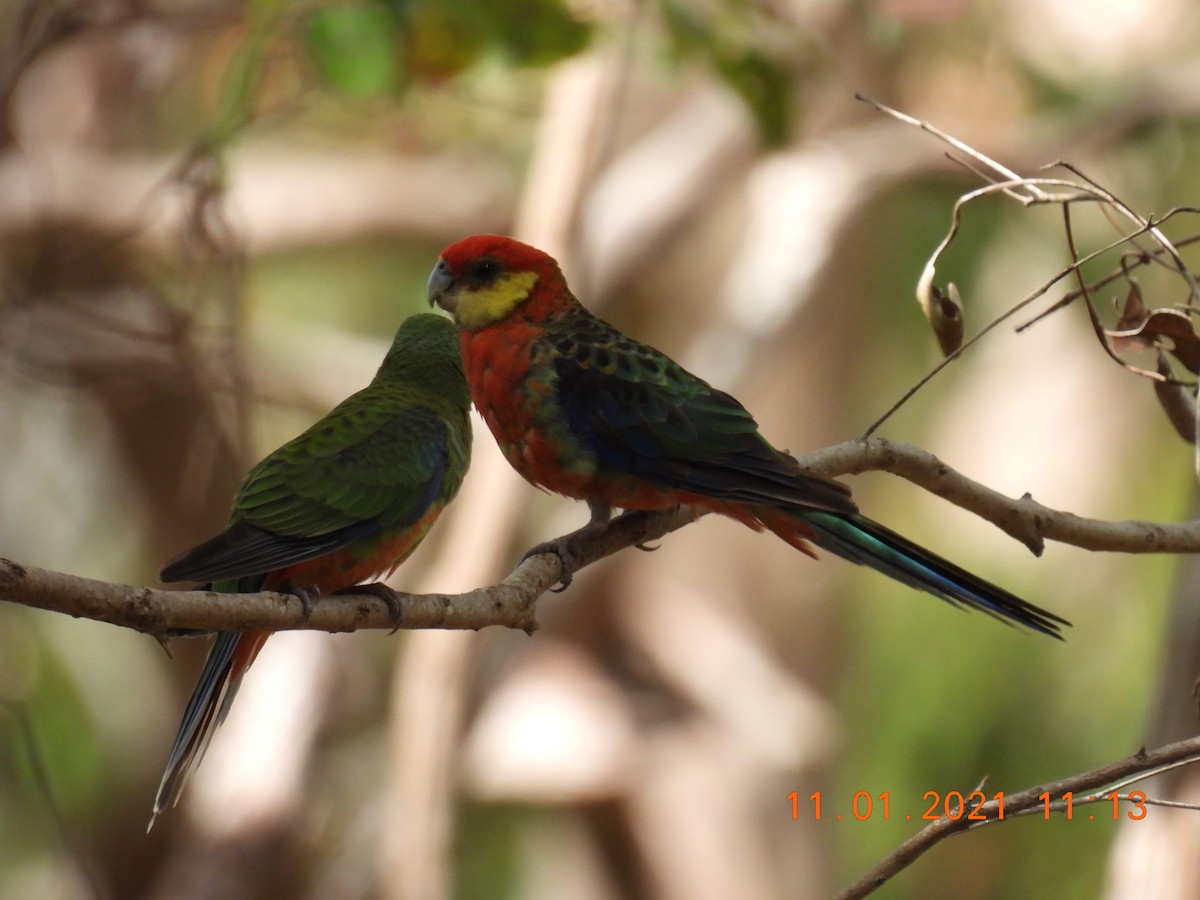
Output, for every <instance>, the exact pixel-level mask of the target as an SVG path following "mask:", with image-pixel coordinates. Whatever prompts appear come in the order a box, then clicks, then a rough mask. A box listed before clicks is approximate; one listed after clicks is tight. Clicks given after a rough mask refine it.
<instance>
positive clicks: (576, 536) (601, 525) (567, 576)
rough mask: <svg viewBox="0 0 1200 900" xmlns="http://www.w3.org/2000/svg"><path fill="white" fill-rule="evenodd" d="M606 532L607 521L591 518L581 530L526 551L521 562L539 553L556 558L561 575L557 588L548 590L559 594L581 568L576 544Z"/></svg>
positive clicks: (581, 559) (580, 557)
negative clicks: (549, 554)
mask: <svg viewBox="0 0 1200 900" xmlns="http://www.w3.org/2000/svg"><path fill="white" fill-rule="evenodd" d="M607 530H608V520H607V519H603V520H601V519H595V518H593V519H592V520H591V521H590V522H588V523H587V524H586V525H584V526H583V527H582V528H579V529H576V530H575V531H572V532H571V533H570V534H564V535H563V536H562V537H560V538H555V539H554V540H552V541H545V542H544V543H541V544H538V545H537V546H536V547H533V548H531V549H529V550H526V551H525V555H524V556H522V557H521V562H525V560H527V559H529V557H531V556H537V555H538V554H540V553H552V554H553V555H555V556H557V557H558V561H559V563H560V564H561V565H562V574H561V575H559V576H558V587H556V588H551V589H550V590H551V591H552V592H553V593H555V594H561V593H562V592H563V591H565V590H566V589H567V588H568V587H570V585H571V581H572V580H573V579H574V578H575V573H576V572H578V571H579V570H580V569H581V568H583V563H584V559H583V554H582V553H581V552H580V551H579V547H578V543H577V542H578V541H581V540H586V539H588V538H591V537H595V536H596V535H598V534H603V533H604V532H605V531H607Z"/></svg>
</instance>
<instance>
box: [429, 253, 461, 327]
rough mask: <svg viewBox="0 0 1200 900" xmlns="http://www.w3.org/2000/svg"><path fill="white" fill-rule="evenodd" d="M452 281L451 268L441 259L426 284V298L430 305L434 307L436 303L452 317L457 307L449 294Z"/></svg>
mask: <svg viewBox="0 0 1200 900" xmlns="http://www.w3.org/2000/svg"><path fill="white" fill-rule="evenodd" d="M452 281H453V278H452V276H451V275H450V267H449V266H448V265H446V261H445V260H444V259H439V260H438V261H437V265H436V266H434V267H433V271H432V272H430V273H429V281H428V282H426V284H425V296H426V297H427V298H428V300H429V305H430V306H433V305H434V304H435V303H436V304H437V305H438V306H440V307H441V308H442V309H444V310H446V312H448V313H450V315H454V308H455V306H457V304H456V303H455V302H454V298H453V296H452V295H451V294H450V293H449V288H450V284H451V282H452Z"/></svg>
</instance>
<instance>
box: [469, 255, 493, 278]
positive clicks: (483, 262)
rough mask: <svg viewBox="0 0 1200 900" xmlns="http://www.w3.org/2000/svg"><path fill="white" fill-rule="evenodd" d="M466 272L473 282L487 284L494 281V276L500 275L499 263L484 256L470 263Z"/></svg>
mask: <svg viewBox="0 0 1200 900" xmlns="http://www.w3.org/2000/svg"><path fill="white" fill-rule="evenodd" d="M467 271H468V272H469V274H470V275H471V277H472V278H473V279H474V280H475V281H479V282H482V283H484V284H487V283H489V282H492V281H495V280H496V276H497V275H499V274H500V263H499V262H497V261H496V260H494V259H492V258H491V257H490V256H485V257H482V258H481V259H477V260H475V261H474V262H473V263H471V265H470V266H469V268H468V269H467Z"/></svg>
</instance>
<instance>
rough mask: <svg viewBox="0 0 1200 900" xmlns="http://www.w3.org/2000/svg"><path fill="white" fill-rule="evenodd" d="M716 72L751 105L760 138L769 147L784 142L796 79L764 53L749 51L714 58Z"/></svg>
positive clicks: (788, 129)
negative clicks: (743, 53)
mask: <svg viewBox="0 0 1200 900" xmlns="http://www.w3.org/2000/svg"><path fill="white" fill-rule="evenodd" d="M714 65H715V67H716V70H717V72H718V73H719V74H720V76H721V77H722V78H723V79H724V80H725V82H726V83H727V84H728V85H729V86H730V87H731V88H733V89H734V91H736V92H737V94H738V96H740V97H741V98H742V100H743V101H745V103H746V105H747V106H748V107H750V112H751V113H752V114H753V115H754V124H755V125H757V126H758V136H759V139H760V140H761V141H762V142H763V143H764V144H766V145H767V146H768V147H780V146H782V145H783V144H785V143H787V139H788V133H789V132H790V131H791V127H792V120H793V106H794V100H795V79H794V78H793V77H792V73H791V72H789V71H787V69H785V68H784V67H783V66H781V65H779V64H778V63H776V62H774V61H772V60H771V59H769V58H768V57H766V56H765V55H763V54H761V53H757V52H755V51H753V50H752V51H749V52H748V53H746V54H745V55H744V56H741V57H738V58H735V59H719V58H718V59H716V60H715V61H714Z"/></svg>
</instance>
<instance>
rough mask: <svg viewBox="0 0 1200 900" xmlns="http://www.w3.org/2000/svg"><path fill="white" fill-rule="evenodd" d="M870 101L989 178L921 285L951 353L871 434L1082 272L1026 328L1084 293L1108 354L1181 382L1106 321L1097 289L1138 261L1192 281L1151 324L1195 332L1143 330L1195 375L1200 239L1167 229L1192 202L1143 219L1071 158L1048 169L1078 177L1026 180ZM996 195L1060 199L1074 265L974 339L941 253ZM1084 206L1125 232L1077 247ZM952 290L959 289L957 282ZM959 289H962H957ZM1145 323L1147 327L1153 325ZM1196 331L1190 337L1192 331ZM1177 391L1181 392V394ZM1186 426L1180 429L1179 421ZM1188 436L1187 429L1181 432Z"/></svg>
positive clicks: (1025, 201)
mask: <svg viewBox="0 0 1200 900" xmlns="http://www.w3.org/2000/svg"><path fill="white" fill-rule="evenodd" d="M859 99H860V100H864V101H866V102H867V103H870V104H871V105H872V106H874V107H875V108H876V109H877V110H879V111H880V112H883V113H884V114H886V115H888V116H891V117H892V118H895V119H897V120H899V121H901V122H904V123H905V124H907V125H911V126H913V127H916V128H920V129H921V130H922V131H925V132H926V133H928V134H931V135H933V136H934V137H936V138H937V139H938V140H940V141H942V142H943V143H945V144H948V145H949V146H950V147H951V148H952V149H953V151H954V152H955V153H956V154H961V157H960V156H952V157H951V158H952V159H954V160H955V161H956V162H959V163H960V164H962V165H963V166H964V167H965V168H967V169H969V170H970V171H972V172H974V173H975V174H976V175H978V176H979V177H980V178H981V179H982V180H984V181H986V182H988V183H987V184H985V185H983V186H982V187H979V188H976V189H974V190H972V191H969V192H967V193H965V194H963V195H962V196H961V197H959V198H958V200H957V201H956V202H955V204H954V209H953V211H952V213H951V221H950V227H949V229H948V231H947V233H946V235H945V237H943V238H942V240H941V242H940V243H939V244H938V246H937V248H936V249H935V250H934V251H933V253H932V254H931V256H930V258H929V260H928V261H927V262H926V264H925V267H924V270H923V271H922V273H921V277H920V279H919V280H918V283H917V289H916V294H917V300H918V302H919V303H920V305H921V309H922V311H923V312H924V313H925V316H926V318H927V319H928V320H929V322H930V326H931V328H932V329H933V331H934V333H935V335H936V337H937V339H938V342H939V345H940V346H941V348H942V352H943V354H944V356H945V358H944V359H943V360H942V361H941V362H940V363H939V364H938V365H937V366H935V367H934V368H933V369H932V370H931V371H930V372H929V373H928V374H926V375H925V376H924V377H923V378H921V379H920V380H919V381H918V382H917V383H916V384H915V385H913V386H912V387H911V388H910V389H909V390H908V391H906V392H905V393H904V394H903V395H902V396H901V397H900V399H899V400H897V401H896V403H894V404H893V405H892V406H891V407H890V408H889V409H888V410H887V411H886V412H885V413H884V414H883V415H882V416H881V417H880V418H879V419H877V420H876V421H875V422H874V423H872V424H871V426H870V427H869V428H868V429H867V430H866V432H865V433H864V437H870V436H871V435H872V434H874V433H875V431H876V430H878V428H879V427H880V426H881V425H882V424H883V423H884V422H885V421H886V420H887V419H888V418H889V417H891V415H892V414H893V413H894V412H895V411H896V410H897V409H899V408H900V407H901V406H903V405H904V404H905V403H906V402H907V401H908V400H909V398H910V397H912V396H913V395H914V394H915V393H916V392H917V391H918V390H920V389H921V388H922V387H924V385H925V384H926V383H927V382H929V381H930V380H931V379H932V378H933V377H934V376H935V375H937V374H938V373H939V372H940V371H941V370H942V369H944V368H945V367H946V366H947V365H949V363H950V362H952V361H953V360H955V359H957V358H958V357H959V356H960V355H961V354H962V353H963V352H964V351H965V350H966V349H968V348H969V347H971V346H973V345H974V344H975V342H977V341H978V340H979V339H980V338H982V337H983V336H984V335H985V334H987V333H988V332H989V331H991V330H992V329H993V328H995V327H997V326H998V325H1000V324H1001V323H1002V322H1005V321H1007V320H1008V319H1010V318H1011V317H1012V316H1013V315H1014V314H1015V313H1017V312H1018V311H1020V310H1022V309H1024V308H1026V307H1027V306H1028V305H1029V304H1031V303H1033V302H1034V301H1036V300H1038V299H1040V298H1041V297H1043V296H1045V295H1046V294H1047V292H1048V291H1049V290H1050V289H1051V288H1052V287H1054V286H1055V285H1056V284H1058V283H1059V282H1060V281H1062V280H1063V279H1064V278H1067V277H1072V276H1073V277H1074V278H1075V279H1076V280H1077V282H1078V285H1079V286H1078V288H1077V289H1075V290H1073V291H1071V292H1070V293H1068V294H1066V295H1065V296H1064V297H1063V298H1062V299H1060V300H1058V301H1056V302H1054V303H1053V304H1051V306H1050V307H1049V309H1047V310H1045V311H1043V312H1041V313H1039V314H1038V315H1037V316H1035V317H1034V318H1033V319H1031V320H1030V321H1029V322H1027V323H1025V324H1024V325H1022V326H1020V327H1019V328H1018V331H1021V330H1024V329H1025V328H1028V327H1030V325H1032V324H1033V323H1035V322H1037V321H1040V320H1041V319H1042V318H1044V317H1045V316H1047V315H1049V314H1050V313H1052V312H1055V311H1057V310H1059V309H1062V308H1063V307H1064V306H1066V305H1067V304H1068V303H1070V302H1073V301H1074V300H1076V299H1080V298H1082V299H1083V300H1084V302H1085V306H1086V308H1087V313H1088V317H1089V320H1090V322H1091V325H1092V328H1093V332H1094V333H1095V335H1096V337H1097V340H1098V342H1099V344H1100V346H1101V347H1102V349H1103V350H1104V352H1105V353H1106V354H1107V355H1108V356H1109V357H1110V358H1112V359H1113V360H1114V361H1116V362H1117V363H1118V364H1119V365H1121V366H1123V367H1124V368H1125V369H1126V370H1128V371H1130V372H1133V373H1134V374H1137V375H1139V376H1142V377H1145V378H1147V379H1149V380H1151V381H1152V382H1154V383H1155V384H1156V385H1158V384H1159V383H1160V382H1163V381H1175V380H1176V379H1175V378H1174V376H1173V374H1172V373H1171V372H1170V370H1169V368H1168V369H1167V371H1166V372H1165V373H1164V371H1163V367H1161V366H1160V367H1158V368H1157V369H1146V368H1143V367H1139V366H1136V365H1132V364H1130V363H1128V362H1126V361H1125V360H1124V359H1122V358H1121V356H1120V354H1119V350H1118V348H1117V347H1116V346H1115V342H1114V341H1113V340H1112V339H1113V338H1114V333H1113V332H1110V331H1108V330H1107V329H1106V328H1105V327H1104V325H1103V323H1102V321H1101V317H1100V314H1099V311H1098V310H1097V308H1096V305H1095V303H1094V301H1093V299H1092V293H1094V291H1095V290H1097V289H1099V288H1100V287H1102V286H1106V285H1108V284H1111V283H1112V282H1114V281H1116V280H1119V279H1122V278H1123V279H1125V280H1126V281H1127V282H1129V283H1130V284H1131V290H1132V277H1131V275H1130V271H1131V269H1132V268H1135V267H1137V266H1145V265H1153V264H1157V265H1162V266H1165V267H1167V268H1169V269H1170V270H1171V271H1172V272H1173V273H1174V274H1176V275H1177V276H1178V277H1179V279H1180V280H1182V281H1183V283H1184V284H1185V286H1186V289H1187V294H1188V297H1189V298H1190V299H1189V302H1188V303H1187V304H1185V305H1184V306H1183V307H1182V308H1179V309H1176V308H1162V309H1157V310H1153V311H1151V313H1150V314H1148V317H1147V320H1146V323H1149V322H1150V321H1152V318H1151V317H1153V316H1157V317H1158V320H1160V321H1161V320H1162V317H1163V316H1164V315H1166V314H1168V313H1174V314H1175V315H1176V316H1177V317H1178V318H1179V319H1182V320H1183V321H1184V323H1185V327H1186V331H1187V335H1183V334H1182V333H1181V332H1180V330H1179V327H1178V323H1177V322H1176V321H1175V320H1174V319H1172V321H1171V324H1172V325H1173V326H1174V327H1173V329H1172V330H1171V331H1160V330H1156V329H1155V328H1153V327H1144V328H1141V329H1140V332H1139V336H1140V337H1143V338H1145V339H1146V340H1145V342H1144V344H1143V345H1139V346H1151V347H1153V348H1155V349H1160V350H1161V349H1165V350H1166V351H1167V352H1169V353H1171V354H1172V355H1174V356H1175V357H1176V358H1178V359H1179V360H1180V361H1181V362H1182V363H1183V364H1184V366H1185V367H1186V368H1188V370H1189V371H1190V372H1191V373H1193V374H1195V373H1196V366H1194V365H1193V364H1192V361H1191V359H1190V357H1191V356H1192V355H1193V354H1191V353H1190V350H1189V348H1190V347H1191V346H1193V345H1197V344H1200V336H1197V335H1196V333H1195V328H1194V326H1193V325H1192V322H1191V320H1190V314H1191V313H1192V312H1193V311H1195V309H1196V307H1197V306H1200V302H1198V301H1200V283H1198V282H1197V279H1196V276H1195V275H1194V274H1193V273H1192V271H1191V270H1190V269H1189V268H1188V266H1187V264H1186V263H1185V262H1184V260H1183V257H1182V256H1181V254H1180V252H1179V247H1181V246H1184V245H1186V244H1190V243H1193V242H1194V241H1195V240H1197V239H1198V237H1200V236H1191V237H1188V238H1185V239H1183V240H1180V241H1178V242H1174V241H1172V240H1171V239H1170V238H1169V237H1167V235H1166V233H1165V232H1164V231H1163V229H1162V226H1163V225H1164V224H1165V223H1166V222H1167V221H1169V220H1170V219H1172V218H1174V217H1176V216H1178V215H1180V214H1181V213H1196V212H1197V210H1196V209H1195V208H1192V207H1177V208H1174V209H1171V210H1169V211H1168V212H1167V213H1166V214H1165V215H1163V216H1161V217H1157V218H1155V217H1150V216H1143V215H1141V214H1140V213H1138V212H1137V211H1136V210H1134V209H1133V208H1132V207H1131V206H1129V204H1127V203H1125V202H1124V201H1123V200H1121V199H1120V198H1119V197H1118V196H1117V195H1116V194H1115V193H1113V192H1112V191H1111V190H1109V189H1108V188H1106V187H1104V186H1103V185H1101V184H1100V183H1099V182H1098V181H1096V180H1095V179H1093V178H1091V177H1089V176H1088V175H1086V174H1085V173H1084V172H1083V171H1082V170H1080V169H1079V168H1078V167H1077V166H1075V165H1073V164H1071V163H1068V162H1062V161H1059V162H1055V163H1052V164H1051V165H1049V166H1047V167H1046V168H1048V169H1049V168H1060V169H1063V170H1065V171H1066V172H1068V173H1070V175H1071V176H1073V177H1071V178H1055V177H1025V176H1021V175H1019V174H1018V173H1016V172H1014V171H1013V170H1011V169H1009V168H1007V167H1006V166H1004V165H1002V164H1001V163H999V162H997V161H996V160H994V159H992V158H990V157H988V156H987V155H985V154H983V153H981V152H980V151H979V150H977V149H975V148H974V147H971V146H970V145H969V144H967V143H966V142H964V141H962V140H960V139H958V138H955V137H953V136H952V135H949V134H947V133H946V132H944V131H942V130H940V129H938V128H936V127H935V126H933V125H931V124H929V123H928V122H925V121H923V120H920V119H917V118H914V117H913V116H909V115H906V114H905V113H902V112H899V111H897V110H895V109H892V108H890V107H888V106H885V105H884V104H881V103H878V102H877V101H874V100H870V99H868V98H865V97H862V96H860V97H859ZM995 194H1002V195H1004V196H1007V197H1010V198H1012V199H1014V200H1016V201H1017V202H1019V203H1021V204H1022V205H1024V206H1033V205H1047V204H1057V205H1060V206H1061V207H1062V210H1063V221H1064V228H1065V233H1066V241H1067V247H1068V250H1069V254H1070V257H1071V262H1070V264H1069V265H1067V266H1066V267H1064V268H1063V269H1062V270H1060V271H1059V272H1058V273H1057V274H1055V275H1054V276H1053V277H1052V278H1050V279H1048V280H1047V281H1046V282H1044V283H1043V284H1042V285H1041V286H1040V287H1038V288H1037V289H1036V290H1034V291H1033V292H1032V293H1030V294H1028V295H1027V296H1026V297H1025V298H1023V299H1022V300H1020V301H1019V302H1017V303H1016V304H1014V305H1013V306H1012V307H1010V308H1009V309H1008V310H1006V311H1005V312H1004V313H1002V314H1001V315H999V316H997V317H996V318H995V319H993V320H992V321H991V322H989V323H987V324H986V325H985V326H984V327H983V328H982V329H981V330H980V331H979V332H978V333H977V334H975V335H974V336H973V337H972V338H970V339H969V340H964V334H965V328H964V326H963V310H962V306H961V304H958V305H957V306H951V307H948V306H947V302H946V301H947V299H948V298H949V296H950V292H949V291H948V290H947V289H943V288H942V287H941V286H940V285H938V284H937V283H936V278H937V269H938V265H939V263H940V261H941V258H942V257H943V255H944V254H945V253H946V251H947V250H948V248H949V247H950V245H951V244H952V243H953V242H954V240H955V238H956V237H957V236H958V233H959V230H960V227H961V223H962V215H963V211H964V209H965V207H966V206H967V204H969V203H973V202H974V201H976V200H979V199H982V198H985V197H990V196H993V195H995ZM1076 203H1090V204H1095V205H1096V206H1097V207H1098V208H1099V209H1100V210H1101V212H1102V213H1103V214H1104V215H1105V216H1106V217H1107V218H1108V219H1109V221H1110V222H1111V223H1112V225H1113V227H1114V228H1116V230H1117V231H1118V237H1117V238H1116V239H1115V240H1113V241H1112V242H1110V243H1109V244H1107V245H1106V246H1104V247H1101V248H1099V249H1098V250H1095V251H1093V252H1091V253H1087V254H1084V255H1082V256H1081V255H1080V253H1079V251H1078V249H1077V247H1076V244H1075V238H1074V234H1073V231H1072V226H1071V216H1070V210H1071V207H1072V206H1073V205H1074V204H1076ZM1119 219H1123V220H1126V221H1128V222H1129V223H1131V224H1132V226H1133V227H1132V229H1130V230H1125V229H1123V228H1122V227H1121V226H1120V224H1119V222H1118V220H1119ZM1147 235H1148V236H1149V237H1150V238H1151V239H1152V240H1153V241H1154V244H1155V246H1154V247H1153V248H1150V249H1148V248H1145V247H1143V246H1141V244H1140V243H1139V241H1140V239H1142V238H1144V237H1145V236H1147ZM1121 248H1133V249H1132V251H1129V252H1126V253H1125V254H1124V255H1123V257H1122V259H1121V261H1120V268H1119V269H1118V270H1117V271H1116V272H1114V273H1110V274H1109V275H1106V276H1104V277H1103V278H1100V279H1097V280H1096V281H1095V282H1093V283H1091V284H1088V283H1086V282H1085V281H1084V278H1083V274H1082V269H1083V267H1084V266H1085V265H1087V264H1088V263H1091V262H1092V261H1094V260H1096V259H1099V258H1101V257H1103V256H1106V255H1108V254H1111V253H1112V252H1114V251H1116V250H1118V249H1121ZM949 288H953V285H950V286H949ZM955 293H957V292H956V291H955ZM947 310H949V312H950V313H951V315H950V317H949V321H947V316H946V315H945V313H946V312H947ZM1146 323H1143V324H1146ZM1188 335H1190V337H1189V336H1188ZM1156 391H1157V392H1158V393H1159V396H1160V400H1161V399H1162V390H1161V389H1160V388H1157V387H1156ZM1173 393H1174V394H1177V393H1178V391H1174V392H1173ZM1177 427H1178V426H1177ZM1180 433H1181V434H1183V433H1184V432H1182V431H1181V432H1180Z"/></svg>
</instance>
